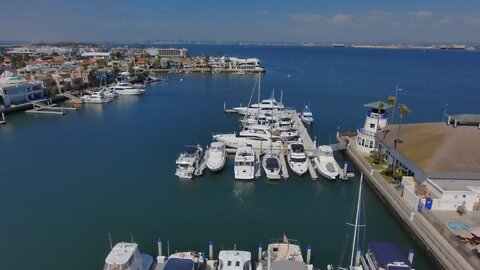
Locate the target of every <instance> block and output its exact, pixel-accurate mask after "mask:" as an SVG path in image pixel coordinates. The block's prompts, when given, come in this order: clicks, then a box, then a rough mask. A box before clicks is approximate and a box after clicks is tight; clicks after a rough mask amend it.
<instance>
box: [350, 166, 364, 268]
mask: <svg viewBox="0 0 480 270" xmlns="http://www.w3.org/2000/svg"><path fill="white" fill-rule="evenodd" d="M362 183H363V172H362V173H361V175H360V187H359V189H358V201H357V214H356V216H355V230H354V232H353V243H352V255H351V257H350V266H351V267H353V260H354V257H355V245H356V244H357V232H358V219H359V217H360V203H361V200H362Z"/></svg>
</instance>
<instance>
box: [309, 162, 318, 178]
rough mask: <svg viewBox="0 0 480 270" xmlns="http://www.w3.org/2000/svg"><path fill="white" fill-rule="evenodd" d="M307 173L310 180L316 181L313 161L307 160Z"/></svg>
mask: <svg viewBox="0 0 480 270" xmlns="http://www.w3.org/2000/svg"><path fill="white" fill-rule="evenodd" d="M308 173H310V177H311V178H312V180H317V179H318V176H317V171H315V166H314V165H313V159H311V158H309V159H308Z"/></svg>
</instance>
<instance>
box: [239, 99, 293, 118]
mask: <svg viewBox="0 0 480 270" xmlns="http://www.w3.org/2000/svg"><path fill="white" fill-rule="evenodd" d="M284 108H285V106H284V105H283V103H281V102H278V101H276V100H275V98H268V99H264V100H262V101H261V102H260V103H256V104H252V105H250V107H235V108H233V110H235V111H236V112H237V113H238V114H240V115H245V114H247V111H248V113H249V114H250V113H255V112H256V111H258V109H268V110H275V109H284Z"/></svg>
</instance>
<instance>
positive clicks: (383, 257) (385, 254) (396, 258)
mask: <svg viewBox="0 0 480 270" xmlns="http://www.w3.org/2000/svg"><path fill="white" fill-rule="evenodd" d="M369 249H370V252H371V253H372V254H373V256H374V258H375V260H376V261H377V264H378V265H379V266H382V267H384V268H385V269H386V266H387V264H389V263H393V262H399V263H400V262H403V263H404V264H406V265H409V266H410V262H409V261H408V257H407V255H406V254H405V252H404V251H403V250H402V248H401V247H400V245H399V244H398V243H390V242H372V243H370V244H369ZM389 269H393V268H392V267H390V268H389Z"/></svg>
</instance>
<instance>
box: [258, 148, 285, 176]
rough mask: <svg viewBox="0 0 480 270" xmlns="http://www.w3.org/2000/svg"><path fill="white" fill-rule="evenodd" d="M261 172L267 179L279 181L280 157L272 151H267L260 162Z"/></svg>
mask: <svg viewBox="0 0 480 270" xmlns="http://www.w3.org/2000/svg"><path fill="white" fill-rule="evenodd" d="M262 166H263V170H264V171H265V174H266V175H267V178H268V179H271V180H278V179H280V178H281V177H280V171H281V169H282V165H281V163H280V157H279V156H278V154H276V153H275V152H273V151H268V152H267V153H266V154H265V156H263V160H262Z"/></svg>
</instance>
